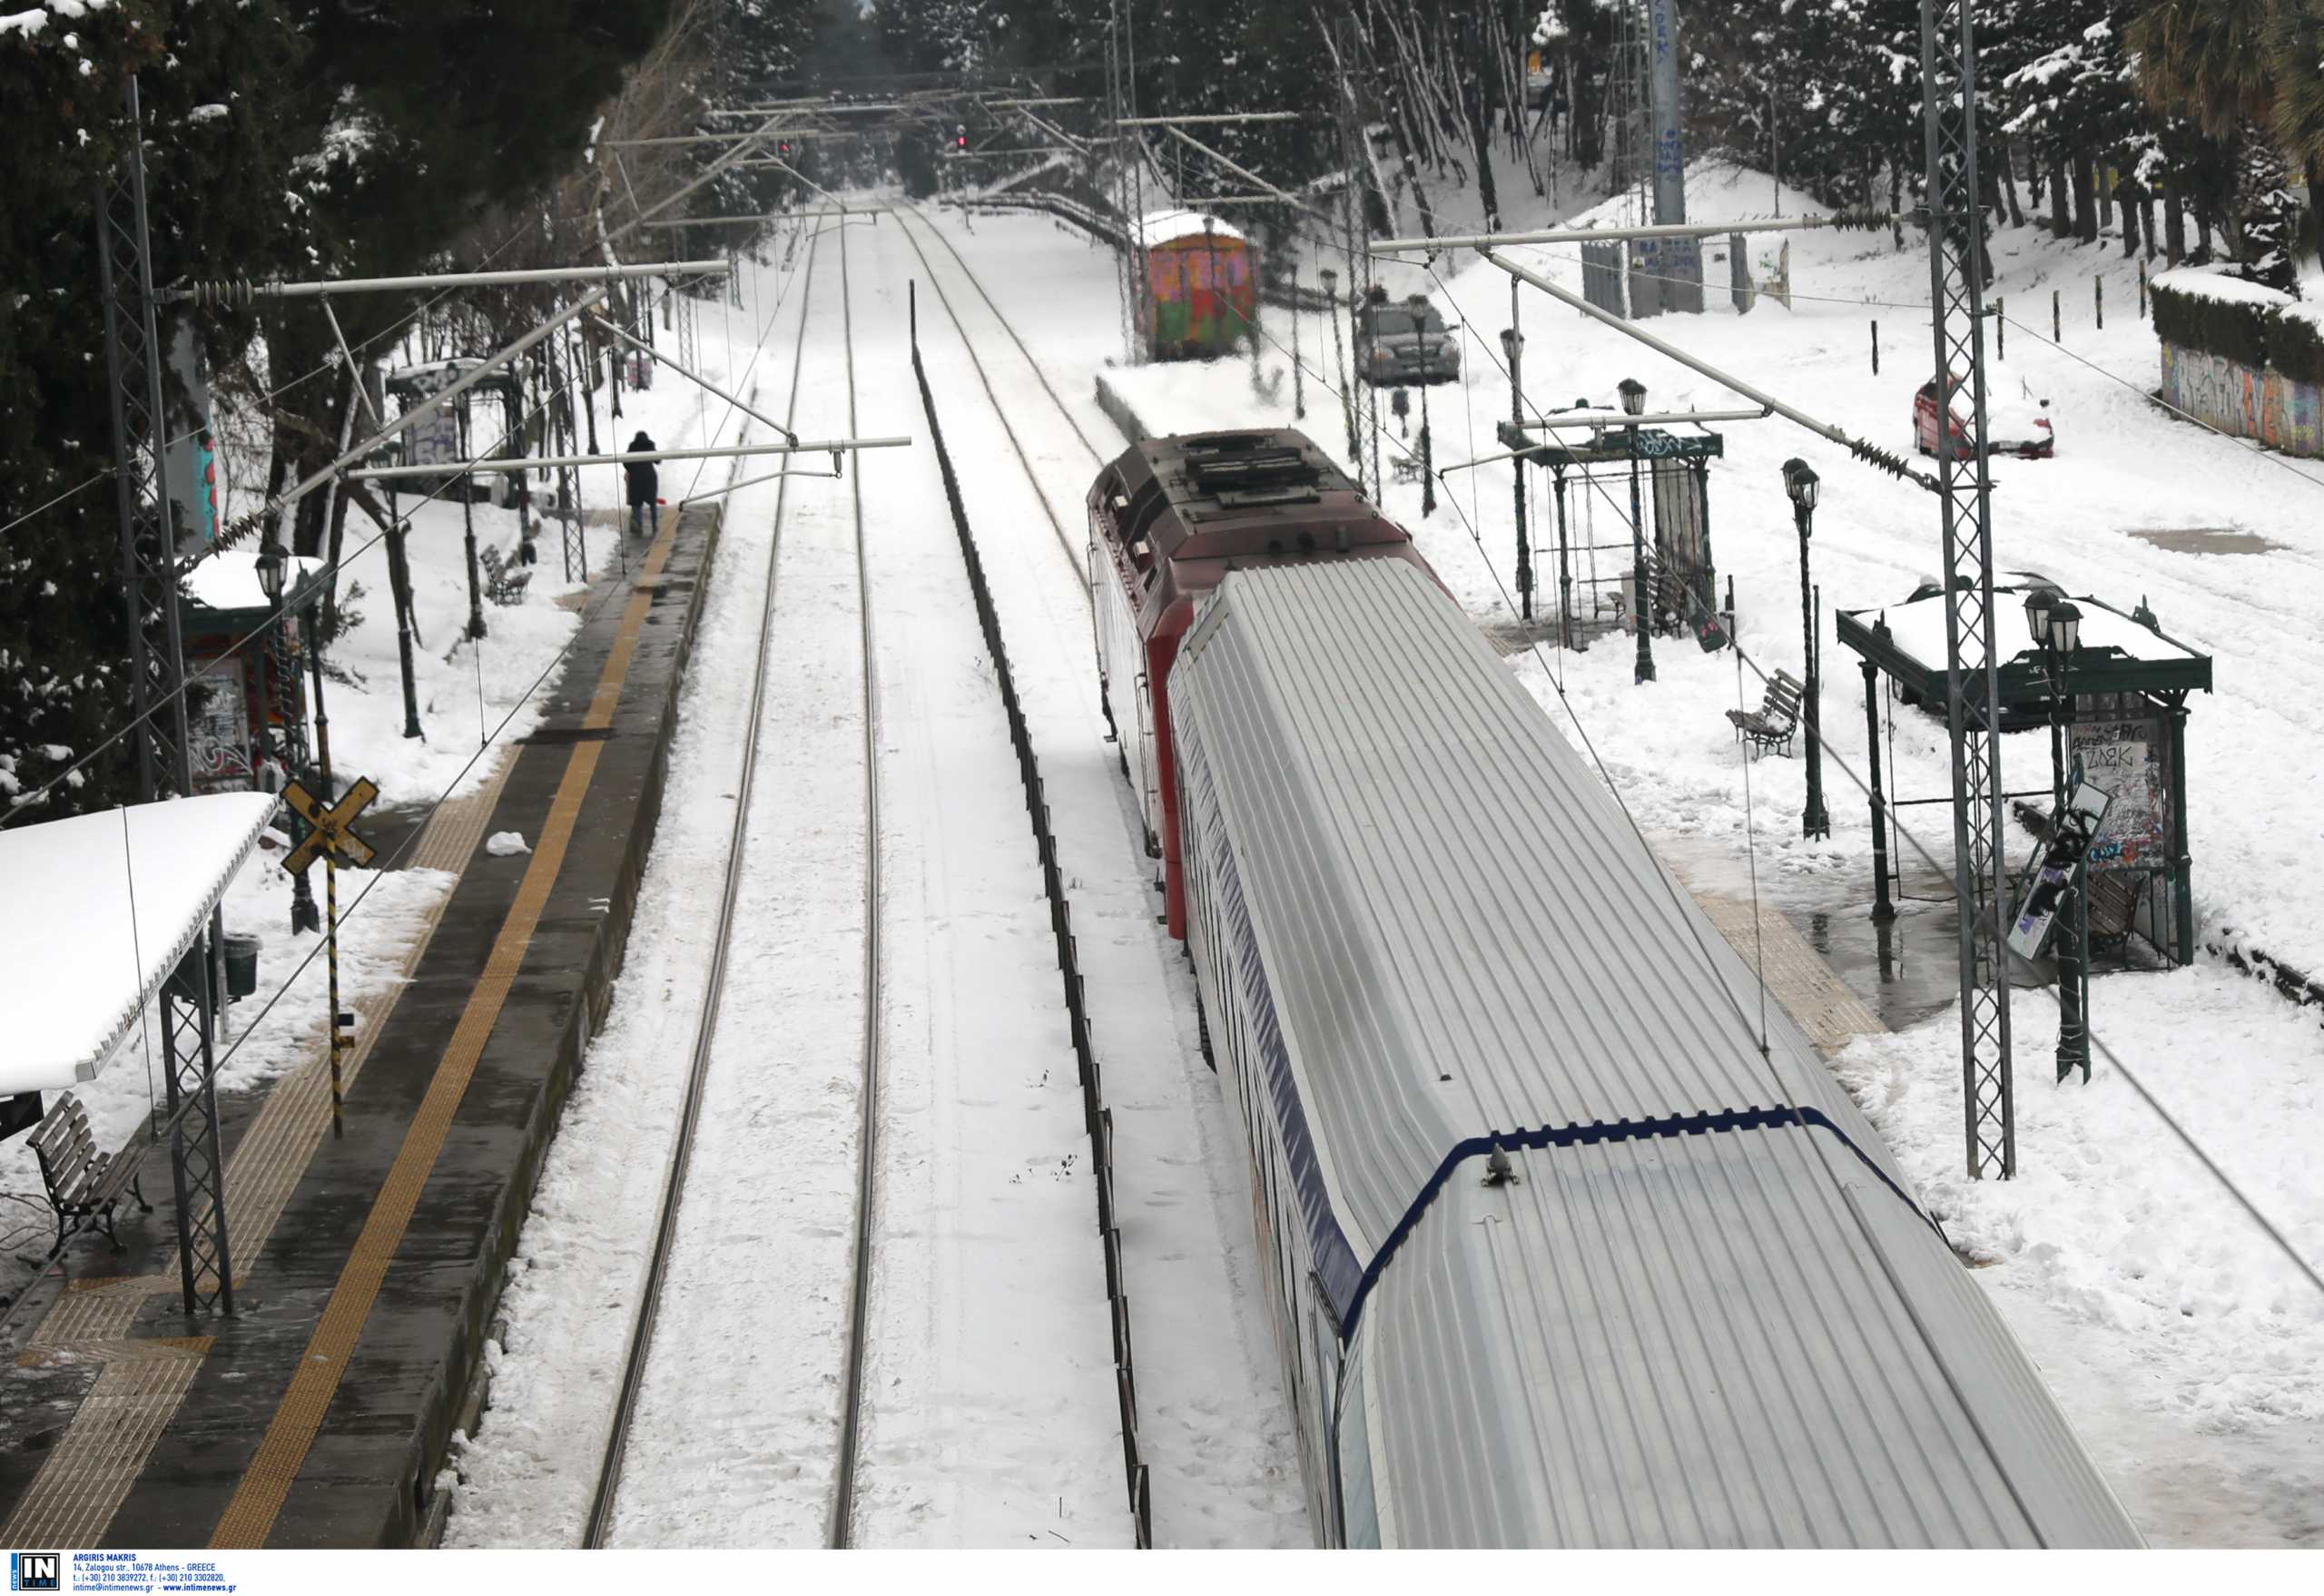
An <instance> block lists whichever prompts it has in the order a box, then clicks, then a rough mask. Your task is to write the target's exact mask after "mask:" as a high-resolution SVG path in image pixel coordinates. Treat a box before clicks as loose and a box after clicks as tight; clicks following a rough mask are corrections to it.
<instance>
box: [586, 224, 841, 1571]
mask: <svg viewBox="0 0 2324 1596" xmlns="http://www.w3.org/2000/svg"><path fill="white" fill-rule="evenodd" d="M831 231H832V232H836V233H837V235H838V237H837V241H836V248H837V251H838V254H839V260H838V263H837V264H838V276H839V288H840V303H841V314H842V334H843V346H844V360H845V365H846V369H847V371H846V375H847V393H848V417H847V419H848V428H849V430H850V432H851V433H852V432H853V431H854V430H856V428H857V414H856V404H855V388H856V385H855V350H854V323H853V305H852V297H851V294H850V289H849V281H848V271H847V242H846V233H845V231H844V228H843V227H838V228H833V229H832V230H831ZM821 252H822V244H821V241H820V234H819V235H816V236H814V237H812V238H811V240H810V241H809V245H808V254H807V259H806V261H805V263H804V265H803V268H802V271H803V281H802V288H801V299H802V304H801V310H800V318H799V334H798V340H797V344H796V346H795V348H794V350H793V355H792V365H791V397H790V399H789V402H788V407H787V409H786V411H785V414H784V417H783V422H784V425H785V426H786V427H795V426H796V424H797V421H798V412H799V392H800V387H801V376H802V373H803V369H804V366H805V360H806V352H807V343H808V340H809V337H810V332H811V330H812V327H813V326H814V325H815V323H814V319H813V316H812V296H813V292H814V286H815V275H816V271H817V264H818V256H819V254H820V253H821ZM851 475H852V516H853V528H854V539H853V541H854V566H855V579H856V594H855V596H856V601H857V608H858V614H859V616H860V622H859V626H858V639H859V642H860V645H861V666H862V670H861V675H862V759H863V794H864V812H863V827H864V830H863V837H864V848H863V870H862V913H863V959H862V983H863V984H862V990H863V1003H862V1053H861V1074H860V1078H859V1088H858V1093H857V1097H858V1104H859V1108H858V1113H857V1131H856V1146H855V1148H854V1166H855V1171H854V1181H853V1187H854V1190H853V1201H852V1236H851V1239H850V1243H849V1258H848V1277H849V1278H848V1294H847V1307H846V1310H845V1318H844V1322H843V1326H842V1342H843V1345H842V1367H841V1370H840V1374H841V1377H842V1392H841V1402H840V1412H839V1415H838V1418H839V1425H838V1430H839V1434H838V1444H837V1455H836V1461H835V1463H834V1466H833V1470H832V1488H831V1496H830V1501H829V1502H828V1504H827V1507H826V1511H825V1512H824V1515H823V1520H824V1526H825V1530H824V1536H825V1542H826V1544H828V1545H830V1546H832V1547H843V1546H846V1545H848V1544H849V1543H850V1541H851V1527H852V1504H853V1498H854V1475H855V1458H856V1453H857V1442H858V1436H859V1433H860V1430H861V1417H862V1367H863V1345H864V1323H865V1317H866V1313H867V1304H868V1300H869V1282H870V1276H871V1267H872V1259H871V1236H872V1214H873V1207H874V1205H873V1171H874V1169H875V1167H876V1163H875V1158H874V1153H875V1148H874V1145H873V1138H874V1136H875V1131H876V1127H877V1125H878V1116H879V1088H880V1074H881V1069H880V997H881V993H880V970H881V951H880V918H881V916H880V855H881V848H880V818H879V813H880V782H879V765H878V761H877V746H878V744H877V738H878V733H879V703H878V697H879V695H878V688H877V673H876V670H875V668H874V664H873V661H874V657H875V656H874V654H873V637H872V605H871V589H870V579H869V574H868V570H867V567H866V564H865V554H864V539H863V499H862V473H861V472H860V471H857V472H854V473H852V474H851ZM791 508H792V506H791V495H790V483H789V481H788V480H784V481H783V482H782V483H781V485H780V486H779V488H777V491H776V498H775V507H774V527H773V539H772V546H771V547H770V549H769V552H768V557H767V569H766V584H765V589H764V593H763V598H762V603H761V608H760V613H759V628H758V637H757V648H756V653H755V655H754V663H753V675H752V682H751V691H750V711H749V716H748V721H747V724H746V727H745V731H744V736H743V748H742V757H741V761H740V771H739V775H738V778H737V786H736V789H735V792H734V829H733V832H732V835H731V837H730V838H729V842H728V847H727V852H726V868H725V871H724V879H723V882H722V884H721V889H720V893H719V903H718V911H717V916H716V919H715V921H714V931H713V935H712V946H711V953H710V964H709V968H708V970H707V972H706V975H705V978H704V994H703V1003H702V1011H701V1014H700V1017H699V1019H698V1021H697V1023H696V1026H695V1031H694V1042H693V1047H692V1050H691V1053H690V1056H689V1059H688V1064H687V1075H686V1084H685V1094H684V1104H683V1107H682V1109H681V1111H680V1115H679V1119H678V1124H677V1127H676V1129H675V1134H674V1136H673V1138H672V1142H671V1149H670V1157H669V1164H668V1168H667V1171H666V1173H665V1179H664V1183H663V1189H662V1197H661V1203H660V1209H659V1213H658V1216H657V1219H656V1223H655V1229H654V1238H653V1244H652V1248H651V1251H650V1254H649V1258H648V1262H647V1266H646V1273H645V1286H644V1289H643V1290H642V1291H641V1293H640V1295H639V1297H638V1301H637V1305H636V1307H635V1312H634V1315H633V1317H632V1323H631V1326H630V1330H629V1335H628V1339H627V1345H626V1348H625V1355H624V1356H623V1359H622V1374H621V1383H620V1387H619V1391H618V1393H617V1395H616V1397H615V1406H614V1414H613V1418H612V1422H611V1424H609V1425H608V1428H607V1432H606V1443H605V1449H604V1453H603V1455H602V1457H601V1459H600V1462H599V1466H598V1472H597V1477H596V1484H595V1487H594V1490H593V1492H592V1494H591V1500H590V1505H589V1512H588V1518H587V1522H586V1528H585V1531H584V1535H583V1544H584V1545H586V1546H589V1547H599V1546H603V1545H605V1544H606V1542H607V1540H608V1538H609V1536H610V1535H611V1532H612V1530H613V1524H614V1517H615V1509H616V1506H617V1503H618V1499H619V1494H620V1489H621V1483H622V1479H623V1474H624V1470H625V1463H626V1461H627V1457H628V1453H629V1451H630V1447H631V1444H632V1428H633V1424H634V1421H635V1418H636V1415H637V1412H638V1406H639V1399H640V1396H641V1394H642V1393H643V1392H644V1390H645V1383H646V1376H647V1372H648V1369H649V1368H650V1367H651V1366H652V1360H653V1351H654V1338H655V1326H656V1324H657V1322H658V1319H659V1315H660V1311H661V1307H662V1305H663V1299H664V1294H665V1288H666V1286H667V1284H668V1281H669V1277H670V1268H671V1260H672V1256H673V1255H674V1253H675V1246H676V1242H677V1236H678V1227H679V1217H680V1212H681V1209H682V1207H683V1205H684V1198H685V1194H686V1185H687V1179H688V1176H689V1174H690V1172H691V1166H692V1158H693V1154H694V1146H695V1140H696V1132H697V1129H698V1127H699V1125H700V1122H701V1116H702V1108H703V1103H704V1098H705V1097H706V1095H707V1089H708V1086H709V1082H710V1078H711V1065H712V1059H713V1057H714V1052H715V1050H716V1043H717V1040H718V1038H719V1034H720V1023H721V1018H722V1013H723V1011H724V999H725V997H726V995H727V984H728V972H729V969H730V960H729V955H730V954H731V953H732V952H733V951H734V931H735V926H736V920H737V916H736V908H737V905H738V903H739V902H740V901H741V899H742V897H743V884H744V882H745V879H746V877H747V876H748V874H749V868H748V865H749V861H750V855H751V846H750V845H751V842H752V838H751V834H750V825H751V813H752V798H753V789H754V787H755V785H756V780H757V775H758V773H759V770H760V767H761V764H762V760H761V755H760V749H759V742H760V731H761V728H762V726H763V724H764V722H765V719H766V696H767V685H768V682H769V679H770V676H771V675H772V674H773V673H772V670H771V661H772V658H773V652H774V650H773V644H774V638H775V624H774V623H775V612H776V607H777V597H778V594H779V592H780V577H781V573H782V570H783V542H784V538H783V533H784V527H785V518H786V517H787V516H788V514H789V513H790V510H791Z"/></svg>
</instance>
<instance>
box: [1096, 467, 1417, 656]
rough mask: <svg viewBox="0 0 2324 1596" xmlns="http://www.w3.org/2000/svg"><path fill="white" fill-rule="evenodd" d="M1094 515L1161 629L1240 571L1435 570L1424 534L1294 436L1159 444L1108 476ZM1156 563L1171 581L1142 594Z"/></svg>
mask: <svg viewBox="0 0 2324 1596" xmlns="http://www.w3.org/2000/svg"><path fill="white" fill-rule="evenodd" d="M1089 509H1090V514H1091V517H1092V520H1093V522H1094V524H1095V525H1097V526H1098V527H1099V528H1101V529H1102V531H1103V532H1104V534H1105V536H1106V537H1107V538H1108V541H1109V542H1110V544H1111V546H1112V550H1113V554H1114V558H1115V563H1116V566H1117V569H1118V572H1119V574H1120V576H1121V577H1122V579H1123V580H1124V582H1125V583H1126V584H1127V585H1128V586H1129V587H1130V588H1131V590H1132V592H1133V594H1134V595H1137V603H1138V605H1139V607H1140V609H1141V613H1142V616H1143V618H1144V621H1145V623H1146V624H1147V626H1149V627H1150V626H1151V625H1152V623H1153V622H1154V621H1155V620H1156V619H1157V618H1158V617H1159V616H1161V615H1163V614H1165V613H1167V610H1168V609H1169V607H1170V606H1172V605H1174V604H1175V603H1176V602H1177V600H1178V599H1180V598H1183V597H1192V596H1196V595H1199V594H1202V593H1206V592H1208V591H1209V590H1210V589H1211V588H1213V587H1215V586H1217V585H1218V582H1219V579H1220V578H1221V577H1223V576H1225V575H1226V572H1227V571H1228V570H1229V569H1230V568H1232V567H1234V566H1244V565H1253V564H1263V563H1267V562H1269V561H1275V560H1294V561H1296V560H1301V559H1307V558H1315V557H1330V556H1353V557H1359V558H1362V557H1391V558H1396V559H1401V560H1403V561H1405V562H1408V563H1411V564H1415V565H1419V566H1422V567H1423V569H1425V568H1426V565H1425V562H1424V561H1423V560H1422V559H1421V557H1420V555H1419V553H1418V551H1417V550H1415V549H1414V548H1413V544H1412V535H1411V534H1410V533H1408V532H1406V531H1405V530H1404V529H1403V527H1399V526H1397V525H1396V524H1395V523H1394V522H1393V521H1391V520H1389V519H1388V518H1387V517H1385V516H1384V515H1382V514H1381V513H1380V510H1379V507H1377V506H1375V505H1374V504H1373V502H1372V501H1371V500H1370V499H1368V498H1364V495H1363V493H1362V492H1361V491H1360V490H1358V488H1356V486H1355V484H1354V483H1353V482H1351V481H1349V480H1348V478H1347V477H1346V475H1345V474H1344V472H1342V471H1341V470H1340V468H1339V467H1338V466H1336V465H1334V463H1333V461H1332V459H1331V458H1330V457H1329V456H1328V455H1326V454H1324V451H1323V450H1322V449H1320V448H1316V447H1315V444H1314V443H1313V442H1311V441H1310V440H1309V439H1308V438H1307V436H1306V434H1305V433H1303V432H1298V431H1295V430H1293V429H1290V428H1287V427H1285V428H1255V429H1242V430H1233V431H1222V432H1193V433H1179V434H1176V435H1174V436H1172V437H1168V438H1147V439H1146V440H1144V441H1143V442H1140V443H1138V444H1136V445H1134V446H1133V447H1131V448H1129V449H1128V450H1126V451H1125V452H1124V453H1122V454H1121V455H1120V456H1118V457H1117V458H1115V459H1114V460H1113V461H1112V463H1110V464H1109V465H1108V466H1107V467H1106V468H1105V469H1104V470H1102V471H1100V472H1099V473H1098V479H1097V481H1096V482H1095V483H1094V484H1093V485H1092V486H1091V488H1090V490H1089ZM1156 561H1159V562H1160V563H1161V565H1162V566H1163V575H1162V578H1161V581H1160V583H1159V585H1158V586H1157V587H1155V588H1154V589H1153V590H1151V591H1141V590H1142V589H1144V587H1145V577H1144V572H1145V571H1146V570H1147V568H1148V566H1150V565H1151V564H1152V563H1153V562H1156Z"/></svg>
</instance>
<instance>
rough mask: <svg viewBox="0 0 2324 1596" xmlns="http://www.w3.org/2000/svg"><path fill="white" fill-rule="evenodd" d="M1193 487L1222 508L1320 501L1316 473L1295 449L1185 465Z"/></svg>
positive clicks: (1312, 466) (1268, 450)
mask: <svg viewBox="0 0 2324 1596" xmlns="http://www.w3.org/2000/svg"><path fill="white" fill-rule="evenodd" d="M1187 470H1188V474H1189V475H1190V476H1192V477H1193V478H1194V481H1195V486H1196V488H1199V489H1200V490H1201V491H1202V493H1203V494H1204V495H1205V496H1206V497H1208V498H1216V499H1217V500H1218V502H1219V503H1220V504H1222V505H1262V504H1313V503H1315V502H1316V501H1317V500H1319V499H1321V498H1323V494H1322V491H1321V485H1320V483H1319V482H1318V481H1317V477H1318V475H1319V474H1318V473H1317V471H1316V469H1315V466H1314V465H1312V464H1311V463H1309V461H1308V459H1307V458H1306V457H1305V455H1303V454H1301V453H1300V451H1299V450H1297V449H1295V448H1283V449H1267V450H1265V451H1264V452H1253V453H1250V454H1237V455H1225V456H1214V457H1212V458H1208V459H1203V458H1196V459H1191V460H1189V461H1187Z"/></svg>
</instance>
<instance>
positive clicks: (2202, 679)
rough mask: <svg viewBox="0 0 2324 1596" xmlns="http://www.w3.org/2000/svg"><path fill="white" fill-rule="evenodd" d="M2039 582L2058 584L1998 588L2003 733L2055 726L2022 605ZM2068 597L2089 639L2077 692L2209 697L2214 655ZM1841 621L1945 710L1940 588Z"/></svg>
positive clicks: (1866, 648)
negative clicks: (2038, 726)
mask: <svg viewBox="0 0 2324 1596" xmlns="http://www.w3.org/2000/svg"><path fill="white" fill-rule="evenodd" d="M2034 586H2052V585H2051V584H2048V583H2034V582H2027V583H2022V584H2020V585H2018V586H2014V587H1996V588H1994V651H1995V652H1996V653H1997V654H1998V655H2000V657H2001V670H2000V676H2001V707H2002V729H2003V730H2004V731H2016V730H2020V729H2022V728H2024V727H2026V726H2033V725H2046V724H2049V715H2050V686H2049V681H2048V678H2047V677H2046V676H2045V675H2043V663H2042V655H2041V651H2040V650H2039V649H2037V648H2035V647H2034V646H2033V637H2032V634H2031V633H2030V632H2029V631H2028V630H2027V628H2026V625H2025V617H2024V614H2023V613H2022V609H2021V606H2022V604H2023V601H2024V596H2025V594H2026V593H2027V592H2029V591H2030V590H2031V589H2032V588H2033V587H2034ZM2061 596H2068V597H2071V598H2073V602H2074V605H2075V607H2077V608H2078V609H2080V610H2081V611H2082V642H2081V646H2080V647H2079V648H2078V649H2076V650H2075V653H2074V656H2073V671H2072V675H2071V678H2070V679H2071V681H2072V684H2073V691H2074V693H2075V694H2076V695H2090V694H2096V693H2140V694H2146V695H2152V696H2153V697H2155V698H2157V699H2160V700H2164V701H2173V702H2175V701H2176V700H2179V699H2183V698H2184V697H2185V695H2187V694H2189V693H2191V692H2203V693H2208V692H2210V691H2211V655H2207V654H2199V653H2197V652H2196V651H2195V650H2194V649H2191V648H2190V647H2188V646H2187V645H2185V644H2183V643H2181V642H2179V641H2178V640H2177V639H2176V638H2172V637H2168V636H2165V635H2163V632H2162V627H2161V626H2157V625H2155V624H2154V623H2153V621H2152V617H2151V616H2148V615H2147V614H2146V613H2145V611H2144V609H2143V607H2142V608H2141V610H2139V611H2138V612H2136V613H2134V614H2132V615H2124V614H2123V613H2122V611H2121V610H2118V609H2116V608H2115V607H2114V606H2112V605H2110V604H2108V603H2106V602H2105V601H2104V600H2103V599H2099V598H2093V597H2091V596H2088V595H2087V594H2072V595H2064V594H2062V595H2061ZM1835 620H1836V622H1837V632H1838V635H1839V640H1840V642H1841V643H1842V644H1843V645H1846V647H1849V648H1852V649H1854V650H1855V651H1856V653H1858V654H1860V655H1863V656H1864V657H1865V658H1866V659H1867V660H1869V661H1871V662H1872V663H1873V664H1875V665H1878V666H1879V667H1880V669H1881V670H1883V671H1885V672H1886V673H1887V674H1888V675H1890V676H1892V677H1894V678H1895V679H1896V682H1897V684H1898V685H1899V686H1901V687H1902V688H1903V689H1904V691H1905V695H1906V696H1907V697H1909V698H1912V699H1915V700H1917V701H1920V702H1924V703H1927V704H1935V705H1938V706H1940V707H1942V705H1943V704H1944V703H1945V590H1944V589H1943V588H1941V587H1938V586H1935V584H1933V583H1932V584H1928V585H1926V586H1923V587H1922V588H1921V589H1920V591H1918V592H1916V593H1915V594H1914V595H1913V596H1912V597H1911V598H1909V599H1907V600H1906V601H1905V602H1904V603H1902V604H1892V605H1886V606H1875V607H1871V608H1866V609H1856V610H1845V609H1844V610H1841V611H1840V612H1839V613H1838V615H1837V616H1836V617H1835Z"/></svg>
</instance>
